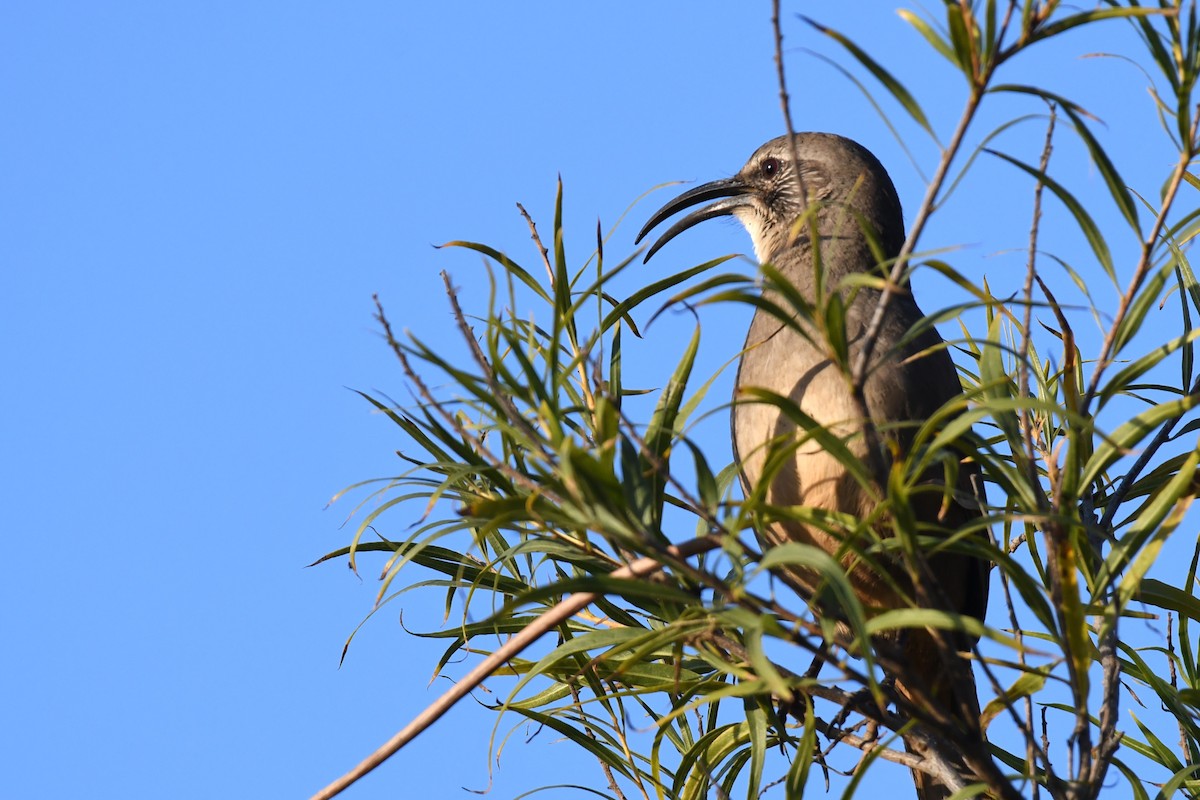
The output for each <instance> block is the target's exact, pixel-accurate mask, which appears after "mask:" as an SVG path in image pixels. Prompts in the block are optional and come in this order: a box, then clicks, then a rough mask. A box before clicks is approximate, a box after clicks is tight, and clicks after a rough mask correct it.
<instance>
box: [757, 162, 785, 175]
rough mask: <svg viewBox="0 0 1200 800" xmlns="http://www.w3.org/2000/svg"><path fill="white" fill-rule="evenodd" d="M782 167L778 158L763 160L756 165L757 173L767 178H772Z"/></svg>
mask: <svg viewBox="0 0 1200 800" xmlns="http://www.w3.org/2000/svg"><path fill="white" fill-rule="evenodd" d="M782 167H783V165H782V164H780V163H779V159H778V158H764V159H763V160H762V161H761V162H760V163H759V165H758V169H759V171H760V172H762V174H763V175H764V176H765V177H767V178H774V177H775V176H776V175H778V174H779V170H780V169H782Z"/></svg>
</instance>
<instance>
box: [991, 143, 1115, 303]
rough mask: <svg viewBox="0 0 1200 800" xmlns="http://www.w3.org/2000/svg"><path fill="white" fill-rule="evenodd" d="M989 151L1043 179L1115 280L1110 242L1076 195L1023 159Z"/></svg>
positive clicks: (996, 151)
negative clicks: (1108, 242)
mask: <svg viewBox="0 0 1200 800" xmlns="http://www.w3.org/2000/svg"><path fill="white" fill-rule="evenodd" d="M987 152H988V153H991V154H992V155H994V156H996V157H998V158H1002V159H1004V160H1005V161H1007V162H1008V163H1010V164H1012V165H1013V166H1015V167H1017V168H1019V169H1022V170H1024V171H1025V172H1027V173H1029V174H1030V175H1032V176H1033V177H1034V178H1036V179H1037V180H1039V181H1041V182H1042V184H1043V185H1044V186H1045V187H1046V188H1047V189H1049V190H1050V191H1051V192H1053V193H1054V196H1055V197H1057V198H1058V199H1059V201H1060V202H1061V203H1062V204H1063V205H1065V206H1066V207H1067V210H1068V211H1070V212H1071V215H1072V216H1073V217H1074V218H1075V224H1077V225H1078V226H1079V229H1080V230H1081V231H1083V235H1084V236H1085V237H1086V238H1087V240H1088V244H1090V245H1091V247H1092V252H1093V253H1095V255H1096V260H1097V261H1099V262H1100V266H1101V267H1103V268H1104V271H1105V273H1107V274H1108V276H1109V278H1111V279H1112V280H1113V281H1114V282H1115V281H1116V279H1117V276H1116V271H1115V270H1114V269H1113V263H1112V254H1111V253H1110V252H1109V250H1108V244H1107V243H1106V242H1105V240H1104V235H1103V234H1101V233H1100V228H1099V227H1098V226H1097V225H1096V223H1095V221H1094V220H1093V219H1092V217H1091V215H1090V214H1088V213H1087V211H1086V210H1085V209H1084V207H1083V206H1082V205H1081V204H1080V202H1079V201H1078V200H1076V199H1075V196H1074V195H1072V194H1071V193H1070V192H1068V191H1067V190H1066V189H1064V188H1063V186H1062V185H1061V184H1060V183H1059V182H1058V181H1056V180H1054V179H1053V178H1051V177H1050V176H1049V175H1047V174H1046V173H1044V172H1042V171H1041V170H1040V169H1037V168H1036V167H1031V166H1030V165H1028V164H1026V163H1024V162H1023V161H1020V160H1018V159H1016V158H1013V157H1012V156H1010V155H1007V154H1005V153H1001V152H999V151H998V150H990V149H989V150H987Z"/></svg>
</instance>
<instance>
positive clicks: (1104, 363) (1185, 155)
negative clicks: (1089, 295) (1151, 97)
mask: <svg viewBox="0 0 1200 800" xmlns="http://www.w3.org/2000/svg"><path fill="white" fill-rule="evenodd" d="M1198 128H1200V108H1197V110H1196V113H1195V115H1193V117H1192V125H1191V131H1190V139H1189V140H1188V141H1187V142H1186V143H1185V144H1184V146H1183V152H1182V153H1180V154H1179V161H1178V162H1177V163H1176V164H1175V169H1174V171H1173V172H1172V173H1171V179H1170V180H1169V181H1168V182H1167V188H1166V190H1165V191H1164V192H1163V199H1162V207H1161V208H1160V209H1159V211H1158V214H1157V215H1156V216H1155V218H1154V225H1153V226H1152V227H1151V229H1150V233H1149V234H1148V235H1147V236H1146V238H1145V240H1144V241H1143V242H1142V252H1141V257H1140V258H1139V259H1138V263H1137V266H1136V267H1135V268H1134V270H1133V278H1131V279H1130V281H1129V286H1128V288H1127V289H1126V290H1125V293H1124V294H1123V295H1121V302H1120V303H1119V304H1118V306H1117V313H1116V315H1115V316H1114V317H1113V321H1112V324H1111V326H1110V327H1109V330H1108V334H1107V335H1106V336H1105V337H1104V344H1103V346H1102V347H1101V348H1100V356H1099V358H1097V359H1096V368H1095V369H1094V370H1093V371H1092V379H1091V381H1089V383H1088V388H1087V392H1086V393H1085V394H1084V396H1083V402H1082V403H1081V404H1080V410H1079V411H1080V414H1081V415H1083V416H1086V415H1087V413H1088V407H1089V406H1090V405H1091V402H1092V400H1093V399H1095V397H1096V395H1097V394H1098V393H1099V389H1100V379H1101V377H1103V375H1104V372H1105V370H1106V369H1108V367H1109V365H1110V364H1111V363H1112V359H1113V358H1114V355H1115V354H1114V353H1113V350H1114V349H1115V348H1116V342H1117V333H1118V332H1119V331H1120V329H1121V323H1122V322H1124V321H1125V316H1126V315H1127V314H1128V313H1129V309H1130V308H1131V307H1132V306H1133V301H1134V300H1135V299H1136V298H1137V295H1138V290H1139V289H1141V288H1142V284H1143V283H1144V282H1145V280H1146V278H1147V276H1148V275H1149V274H1150V269H1151V267H1153V266H1154V250H1155V247H1156V246H1157V245H1158V240H1159V237H1160V236H1161V235H1162V231H1163V228H1164V227H1165V226H1166V224H1167V213H1168V212H1169V211H1170V210H1171V206H1172V205H1173V204H1174V202H1175V195H1176V194H1178V193H1179V189H1180V187H1181V186H1182V185H1183V182H1184V178H1185V176H1186V175H1187V174H1188V166H1189V165H1190V164H1191V163H1192V160H1193V159H1194V158H1195V157H1196V149H1195V148H1196V133H1197V129H1198Z"/></svg>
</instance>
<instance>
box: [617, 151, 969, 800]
mask: <svg viewBox="0 0 1200 800" xmlns="http://www.w3.org/2000/svg"><path fill="white" fill-rule="evenodd" d="M700 204H706V205H703V206H702V207H701V208H699V209H697V210H693V211H691V212H690V213H688V214H687V215H685V216H683V217H682V218H680V219H678V220H677V221H676V222H674V224H672V225H671V226H670V227H669V228H667V230H666V231H665V232H663V233H662V234H661V235H660V236H659V238H658V239H657V240H656V241H655V242H654V243H653V244H652V245H651V246H650V248H649V249H648V251H647V253H646V256H645V260H646V261H649V259H650V258H651V257H652V256H654V255H655V253H657V252H658V251H659V250H660V249H661V248H662V247H663V246H664V245H665V244H666V243H667V242H669V241H670V240H672V239H674V238H675V237H676V236H677V235H679V234H680V233H682V232H683V231H685V230H687V229H689V228H691V227H692V226H694V225H696V224H698V223H701V222H704V221H705V220H709V219H713V218H715V217H722V216H733V217H734V218H736V219H737V220H738V221H739V222H740V223H741V224H742V226H743V227H744V228H745V229H746V231H747V232H748V233H749V234H750V238H751V241H752V242H753V247H754V254H755V257H756V259H757V261H758V262H759V263H760V264H769V265H771V267H772V268H773V270H774V272H773V273H768V277H767V278H766V279H765V280H764V285H763V289H762V293H761V298H762V302H759V303H757V304H756V310H755V313H754V316H753V319H752V321H751V323H750V329H749V331H748V333H747V336H746V341H745V345H744V347H743V349H742V351H741V357H740V363H739V366H738V371H737V378H736V381H735V390H734V403H733V405H732V412H731V426H732V437H733V450H734V456H735V459H736V460H737V463H738V465H739V467H740V472H741V480H742V485H743V488H744V490H745V492H746V494H747V496H750V494H751V493H752V492H754V491H756V490H757V491H760V492H765V495H764V496H765V498H766V500H767V502H768V503H769V504H770V505H772V506H807V507H811V508H816V509H820V510H825V511H834V512H842V513H846V514H850V515H853V516H854V517H856V518H859V519H865V518H868V517H871V515H872V514H873V513H874V512H875V511H876V508H877V506H878V504H879V502H880V501H879V497H880V492H872V491H870V490H869V489H868V488H867V487H866V486H864V483H863V481H862V478H861V473H858V474H856V473H855V472H854V471H853V470H849V469H847V466H846V463H845V459H844V457H839V455H838V454H837V453H836V452H830V451H829V448H827V447H824V446H822V444H820V442H819V441H818V438H816V437H812V436H809V435H806V431H807V430H808V429H809V428H808V423H806V424H804V425H801V424H800V423H798V422H797V420H799V419H803V417H802V416H801V415H797V414H796V413H795V412H794V411H792V412H791V413H787V412H786V411H785V409H786V408H787V406H788V404H789V403H791V404H794V407H798V408H799V410H800V411H801V412H803V414H804V415H807V416H808V417H809V418H811V420H812V421H814V422H815V423H816V424H817V425H820V426H822V427H823V428H824V429H826V430H828V431H830V432H831V433H832V434H834V435H835V436H836V437H837V438H838V439H839V440H841V441H842V442H844V444H845V446H846V447H847V448H849V450H850V451H851V452H852V453H853V454H854V456H856V457H857V458H858V459H861V461H862V463H865V464H868V465H872V464H873V465H875V470H876V472H880V471H882V472H883V473H884V474H876V475H875V478H876V479H877V480H878V481H879V482H880V483H881V485H886V483H885V482H886V471H887V470H888V469H890V468H891V466H892V465H893V464H896V463H898V459H900V458H903V457H904V456H905V455H906V454H908V453H909V452H910V451H911V449H912V448H913V447H914V436H915V433H916V430H917V427H918V426H920V425H921V424H923V423H925V422H926V421H927V420H929V419H930V418H931V417H933V416H934V415H935V414H938V413H939V412H941V411H942V409H943V406H946V404H948V403H952V402H954V401H956V400H957V401H961V398H962V394H963V390H962V387H961V382H960V380H959V377H958V372H957V369H956V368H955V366H954V363H953V360H952V359H951V356H950V353H949V352H948V350H947V347H946V345H945V343H944V342H943V340H942V338H941V337H940V335H939V334H938V333H937V331H936V330H935V329H934V327H933V326H932V325H928V324H926V325H921V324H920V323H921V322H922V320H923V319H924V314H923V313H922V311H921V309H920V308H919V306H918V305H917V303H916V301H915V299H914V298H913V296H912V294H911V292H910V291H909V289H908V288H907V286H906V285H901V286H896V285H892V287H891V288H892V291H890V292H889V295H890V296H889V297H888V298H887V301H886V304H885V305H884V306H883V313H882V319H881V320H880V324H879V327H878V335H877V337H876V338H875V340H874V342H873V343H872V345H868V344H867V340H868V337H867V335H866V334H867V332H868V331H869V329H870V327H871V321H872V318H873V316H874V315H875V314H876V313H877V309H878V308H879V307H880V301H881V297H882V295H883V292H884V290H883V286H884V285H885V282H886V281H887V280H888V273H889V271H890V268H891V266H892V265H893V263H894V262H895V260H896V258H897V256H898V255H899V254H900V252H901V248H902V246H903V244H904V241H905V227H904V216H903V211H902V208H901V204H900V199H899V196H898V194H897V192H896V188H895V186H894V185H893V183H892V180H891V178H890V176H889V175H888V173H887V171H886V169H885V168H884V167H883V165H882V164H881V163H880V161H879V160H878V159H877V158H876V157H875V156H874V155H873V154H872V153H871V152H870V151H869V150H867V149H866V148H865V147H863V146H862V145H861V144H858V143H857V142H855V141H853V140H851V139H848V138H846V137H843V136H839V135H836V134H831V133H816V132H807V133H794V134H790V135H785V136H781V137H779V138H776V139H772V140H771V141H768V142H767V143H766V144H764V145H762V146H761V147H759V148H758V150H756V151H755V152H754V154H753V155H752V156H751V157H750V159H749V161H747V162H746V164H745V166H743V167H742V168H741V169H740V170H739V171H738V172H737V173H736V174H735V175H734V176H733V177H730V178H724V179H720V180H715V181H712V182H710V183H705V184H703V185H700V186H697V187H695V188H693V189H690V190H689V191H686V192H684V193H683V194H681V195H680V196H678V197H676V198H675V199H674V200H671V201H670V202H668V203H667V204H666V205H664V206H663V207H662V208H661V209H659V210H658V211H657V212H655V213H654V214H653V215H652V216H651V217H650V219H649V220H648V221H647V222H646V224H645V226H644V227H643V228H642V230H641V232H640V233H639V235H638V237H637V243H640V242H641V241H642V239H644V238H645V237H646V235H647V234H649V233H650V231H652V230H654V229H655V228H657V227H658V226H659V225H661V224H662V223H663V222H665V221H666V220H668V219H670V218H671V217H674V216H675V215H676V214H678V213H680V212H682V211H684V210H685V209H689V208H692V207H693V206H697V205H700ZM771 276H774V277H771ZM797 298H799V300H797ZM831 310H832V312H836V313H831ZM837 320H842V321H844V327H840V323H839V322H837ZM831 328H839V330H831ZM839 342H840V344H839ZM864 348H869V349H868V350H867V352H868V358H867V361H866V365H867V369H866V371H865V380H863V381H862V384H861V391H856V390H855V387H854V383H853V381H852V379H851V376H852V373H853V365H854V364H855V361H856V360H857V359H858V358H860V357H861V356H862V353H863V350H864ZM772 395H773V396H775V397H776V398H785V399H786V401H784V402H780V401H778V400H776V401H770V400H768V399H767V398H770V397H771V396H772ZM864 411H865V414H864ZM781 442H782V443H783V445H782V446H783V447H785V448H786V449H785V450H783V451H780V450H779V449H778V448H779V447H780V446H781V445H780V444H779V443H781ZM772 443H775V444H774V445H772ZM826 443H827V442H826ZM780 452H782V453H783V455H782V456H778V457H774V461H773V462H772V458H773V454H778V453H780ZM948 474H949V475H950V476H951V479H952V481H953V482H954V485H953V486H951V487H950V488H949V489H946V487H945V486H944V485H943V484H945V483H947V482H948V481H947V480H946V476H947V475H948ZM920 478H921V483H923V484H925V485H926V488H928V490H927V491H924V492H921V493H918V494H915V495H913V497H914V501H913V507H912V508H911V513H912V515H913V516H914V517H915V518H916V521H917V523H918V524H919V525H920V526H921V532H922V533H928V532H930V531H942V532H950V531H954V530H956V529H957V528H960V527H961V526H962V525H964V524H969V523H971V522H972V521H975V520H977V519H978V517H979V516H980V514H981V513H982V512H981V506H980V501H979V500H978V497H979V486H980V482H979V474H978V468H977V466H976V465H975V464H974V462H972V461H971V460H970V459H969V458H961V459H959V463H958V464H957V465H956V466H955V468H954V469H952V470H950V471H949V472H947V471H946V470H945V469H944V468H943V467H942V466H941V465H938V466H936V468H931V469H930V470H929V471H928V474H925V475H922V476H920ZM764 481H765V482H766V484H765V485H762V484H763V482H764ZM939 487H940V488H939ZM882 527H885V528H886V523H884V524H883V525H882ZM980 527H981V526H980ZM756 534H757V535H758V538H759V540H760V542H761V544H762V545H763V547H764V548H769V547H771V546H774V545H779V544H784V543H787V542H800V543H804V544H809V545H815V546H816V547H819V548H821V549H823V550H825V551H826V552H828V553H830V554H831V555H834V556H835V557H836V558H838V559H839V560H840V561H841V563H842V566H843V567H844V568H845V569H846V571H847V577H848V579H849V581H850V585H851V587H852V588H853V590H854V592H855V594H856V595H857V597H858V599H859V601H860V602H861V603H862V606H863V607H864V608H865V609H867V610H868V612H869V613H876V614H877V613H881V612H883V611H886V610H889V609H894V608H908V607H912V606H913V605H914V601H913V599H912V598H914V597H916V598H918V599H919V600H920V603H921V604H923V605H929V606H933V607H936V608H940V609H943V610H949V611H953V612H957V613H959V614H962V615H969V616H971V617H974V618H976V619H979V620H982V619H983V617H984V614H985V611H986V607H987V599H988V574H989V565H988V564H987V563H986V562H985V561H983V560H982V559H979V558H976V557H974V556H972V555H967V554H963V553H962V552H955V551H952V550H950V549H949V548H946V549H942V550H939V551H937V552H934V553H930V554H928V555H927V557H925V559H924V562H925V566H927V567H928V568H927V569H923V570H920V571H916V572H914V571H913V570H910V569H905V568H904V567H903V566H902V565H901V564H900V563H899V561H900V559H899V557H898V556H896V555H895V553H894V551H893V553H892V555H890V556H889V555H887V554H886V553H880V552H878V550H876V551H874V553H873V554H872V555H871V556H870V557H869V558H864V557H863V556H864V552H863V551H864V548H866V547H868V546H869V545H870V544H871V543H872V542H871V541H867V542H860V543H858V546H855V543H853V542H847V541H846V537H844V536H839V535H838V534H837V533H835V532H831V531H830V530H828V529H823V528H821V527H817V526H814V525H811V524H803V523H801V522H798V521H795V520H794V519H793V518H786V519H782V520H776V521H772V522H769V523H765V524H762V525H760V526H758V528H757V530H756ZM879 535H888V534H887V532H886V531H884V532H882V533H881V534H879ZM976 535H984V536H986V534H976ZM914 575H916V576H917V578H916V579H913V576H914ZM780 577H781V578H784V579H785V581H786V582H787V583H788V585H790V586H792V587H793V588H795V589H796V590H797V591H799V592H800V594H801V595H803V596H804V597H805V599H807V600H809V601H810V604H812V606H813V608H814V611H815V612H816V613H817V614H822V613H827V612H830V611H831V610H832V611H833V613H836V610H834V609H831V605H830V603H829V602H828V600H827V598H824V597H823V596H822V593H821V589H822V584H821V580H820V579H819V577H818V576H817V575H816V574H815V573H813V572H810V571H806V570H803V569H799V568H789V569H787V570H785V571H784V574H783V575H781V576H780ZM934 583H936V585H933V584H934ZM839 629H840V630H841V631H842V633H843V635H845V633H846V631H847V629H846V628H845V626H844V625H842V626H840V628H839ZM938 636H939V635H938V634H935V633H933V632H931V631H929V630H927V629H920V628H911V629H907V630H906V631H904V632H897V631H892V632H889V633H888V634H885V635H883V636H881V637H879V639H878V640H877V641H876V645H877V647H884V646H891V647H892V648H893V651H894V652H895V653H896V655H897V658H898V660H899V663H902V664H903V665H904V667H905V669H903V670H902V672H903V674H902V675H895V676H894V677H895V682H894V686H895V690H896V694H897V696H899V697H900V698H902V699H904V700H907V701H908V704H909V706H910V707H914V706H915V707H917V713H919V714H922V715H925V716H927V717H929V718H935V717H936V716H937V713H938V712H937V709H940V713H941V715H942V716H941V718H942V719H943V720H945V719H947V718H949V719H950V721H951V723H952V724H953V725H956V726H957V728H958V730H959V734H958V735H959V736H967V737H972V738H974V739H977V740H978V742H982V734H981V733H980V732H979V730H980V723H979V715H980V711H979V700H978V695H977V692H976V688H975V684H974V678H973V676H972V673H971V670H970V667H969V665H966V666H963V667H959V668H957V669H951V670H947V668H946V658H947V655H946V653H947V648H946V647H945V646H942V645H939V641H938ZM942 640H943V641H946V640H948V641H949V643H950V645H951V646H952V647H953V649H954V652H953V653H952V654H951V656H949V657H951V658H953V657H957V653H959V652H962V651H968V650H970V649H971V647H972V646H973V645H974V643H975V638H974V637H972V636H970V635H968V634H966V633H949V632H947V633H946V634H944V635H943V636H942ZM960 663H961V662H960ZM950 675H957V676H959V677H957V678H953V679H952V678H950V677H949V676H950ZM930 701H932V705H933V706H936V709H935V708H933V707H932V706H930V705H929V703H930ZM922 703H924V704H925V705H924V707H923V708H922V707H921V705H922ZM906 745H907V746H909V748H910V749H912V744H911V742H910V741H908V740H906ZM977 751H978V752H985V751H984V749H983V748H982V747H980V748H977ZM914 780H915V782H916V785H917V794H918V797H919V798H921V800H935V798H944V797H948V796H949V794H950V787H948V786H947V785H946V784H944V783H942V782H940V781H938V780H937V779H936V778H935V777H934V776H932V775H930V774H928V773H923V772H920V771H914Z"/></svg>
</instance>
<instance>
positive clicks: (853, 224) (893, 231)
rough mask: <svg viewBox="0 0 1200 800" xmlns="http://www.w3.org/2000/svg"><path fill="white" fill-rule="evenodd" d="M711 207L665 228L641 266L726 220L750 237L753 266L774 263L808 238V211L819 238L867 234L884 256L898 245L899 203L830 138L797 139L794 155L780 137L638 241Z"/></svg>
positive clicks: (863, 161)
mask: <svg viewBox="0 0 1200 800" xmlns="http://www.w3.org/2000/svg"><path fill="white" fill-rule="evenodd" d="M797 175H799V180H797ZM805 195H807V197H806V196H805ZM710 200H713V201H715V202H712V203H709V204H708V205H706V206H704V207H702V208H699V209H697V210H695V211H693V212H691V213H690V214H688V215H687V216H685V217H683V218H682V219H679V220H677V221H676V222H675V224H674V225H672V226H671V227H670V228H668V229H667V231H666V232H665V233H664V234H663V235H662V236H660V237H659V238H658V240H657V241H656V242H654V244H653V245H652V246H651V247H650V249H649V251H647V253H646V260H647V261H649V260H650V257H651V256H653V255H654V254H655V253H656V252H658V250H659V249H660V248H661V247H662V246H663V245H665V244H666V243H667V242H669V241H670V240H671V239H674V238H675V237H676V236H677V235H679V234H680V233H681V232H683V231H685V230H687V229H688V228H690V227H692V226H693V225H695V224H697V223H699V222H703V221H704V220H706V219H712V218H713V217H720V216H726V215H732V216H735V217H737V219H738V220H739V221H740V222H741V223H742V225H743V226H744V227H745V228H746V231H747V232H748V233H749V234H750V238H751V239H752V240H753V242H754V254H755V256H756V257H757V258H758V260H759V261H760V262H764V263H765V262H770V261H774V260H776V259H777V258H778V257H779V256H780V255H781V254H782V253H783V252H784V251H785V250H787V249H788V248H789V247H792V246H793V245H795V244H796V242H797V241H800V240H802V239H807V238H808V231H809V227H808V225H807V224H806V221H805V220H804V216H805V214H806V212H808V211H809V209H813V210H814V214H815V216H814V217H812V219H813V220H814V221H815V223H816V225H817V230H818V231H819V235H820V236H822V237H827V236H845V235H861V233H862V232H863V230H864V229H866V228H870V229H873V230H872V234H873V235H874V236H876V237H878V241H879V243H880V244H881V246H882V248H883V251H884V253H885V254H887V255H888V256H894V255H895V254H896V253H898V252H899V250H900V246H901V244H903V242H904V219H903V214H902V212H901V209H900V200H899V198H898V197H897V195H896V189H895V187H894V186H893V185H892V180H891V178H889V177H888V174H887V171H886V170H885V169H884V168H883V165H882V164H880V163H879V160H878V159H876V158H875V156H874V155H872V154H871V152H870V151H869V150H867V149H866V148H865V147H863V146H862V145H860V144H858V143H857V142H854V141H851V140H850V139H846V138H844V137H842V136H836V135H834V134H830V133H797V134H795V147H794V148H793V147H791V146H790V145H789V144H788V140H787V137H786V136H780V137H779V138H777V139H772V140H771V141H769V142H767V143H766V144H764V145H763V146H762V147H760V148H758V150H756V151H755V153H754V155H752V156H750V160H749V161H748V162H746V166H744V167H742V169H741V170H740V171H739V172H738V173H737V174H736V175H734V176H733V177H732V178H724V179H722V180H717V181H712V182H711V183H706V184H704V185H702V186H697V187H695V188H694V189H690V190H688V191H686V192H684V193H683V194H681V195H680V196H679V197H676V198H675V199H674V200H672V201H671V202H669V203H667V204H666V205H665V206H663V207H662V208H660V209H659V210H658V211H657V212H655V214H654V216H652V217H651V218H650V220H649V221H648V222H647V223H646V225H645V227H643V228H642V230H641V232H640V233H639V234H638V237H637V241H638V242H640V241H641V240H642V239H643V238H644V237H645V236H646V234H647V233H649V232H650V231H651V230H652V229H654V228H655V227H657V226H658V225H659V223H661V222H663V221H664V220H666V219H667V218H668V217H671V216H673V215H674V214H676V213H678V212H680V211H682V210H683V209H685V208H690V207H691V206H694V205H698V204H700V203H705V202H707V201H710ZM846 212H850V213H846ZM847 232H850V233H847Z"/></svg>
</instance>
